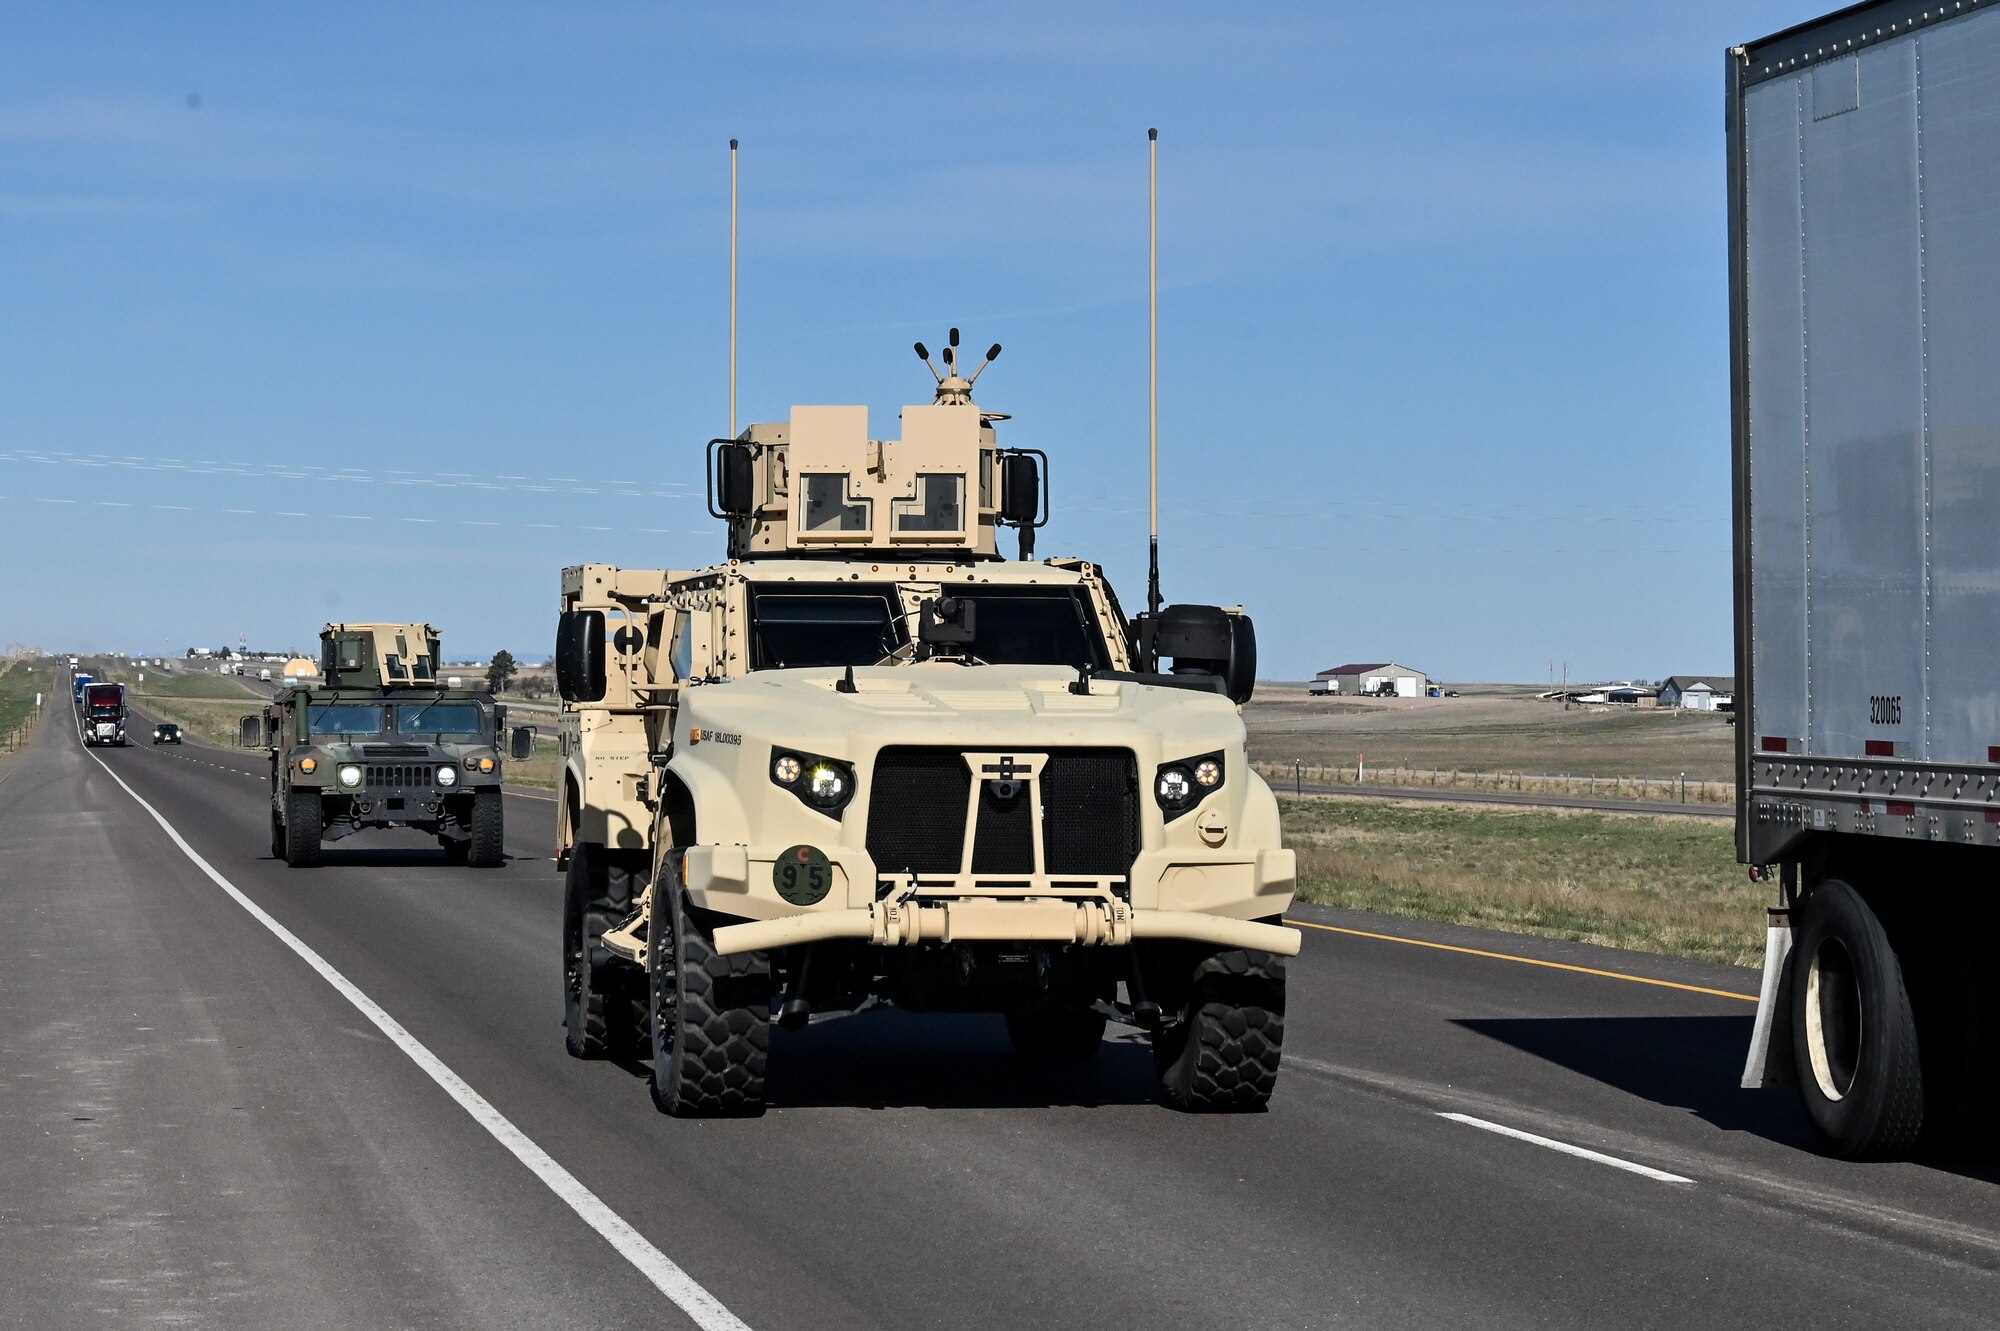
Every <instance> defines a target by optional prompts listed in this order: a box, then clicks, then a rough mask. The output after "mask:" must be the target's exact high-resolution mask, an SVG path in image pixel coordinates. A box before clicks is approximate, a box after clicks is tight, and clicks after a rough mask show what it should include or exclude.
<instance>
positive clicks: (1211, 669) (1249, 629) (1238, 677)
mask: <svg viewBox="0 0 2000 1331" xmlns="http://www.w3.org/2000/svg"><path fill="white" fill-rule="evenodd" d="M1153 650H1154V652H1155V654H1156V655H1158V656H1165V657H1172V658H1173V662H1174V670H1173V672H1174V673H1175V674H1176V675H1183V674H1203V675H1214V676H1215V677H1216V678H1217V679H1219V680H1220V681H1221V682H1222V691H1223V693H1224V694H1226V695H1227V696H1228V697H1229V698H1230V699H1231V700H1232V701H1234V702H1237V703H1246V702H1248V701H1250V695H1251V694H1252V692H1254V691H1255V689H1256V687H1257V628H1256V625H1255V624H1253V623H1251V621H1250V616H1248V615H1244V614H1232V613H1230V612H1229V611H1227V610H1224V609H1223V608H1222V607H1221V606H1219V605H1170V606H1168V607H1167V608H1166V609H1164V610H1162V611H1160V617H1159V621H1158V622H1157V624H1156V625H1155V626H1154V629H1153Z"/></svg>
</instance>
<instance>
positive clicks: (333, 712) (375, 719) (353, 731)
mask: <svg viewBox="0 0 2000 1331" xmlns="http://www.w3.org/2000/svg"><path fill="white" fill-rule="evenodd" d="M308 724H309V725H310V726H311V727H312V733H313V736H314V738H318V737H319V736H322V735H327V736H337V737H339V738H343V739H351V738H353V737H355V736H358V735H379V734H381V733H382V709H381V707H379V706H371V705H368V704H365V703H351V702H343V703H324V704H322V705H320V706H318V707H315V708H313V709H312V711H311V713H310V719H309V721H308Z"/></svg>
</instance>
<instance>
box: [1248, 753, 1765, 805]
mask: <svg viewBox="0 0 2000 1331" xmlns="http://www.w3.org/2000/svg"><path fill="white" fill-rule="evenodd" d="M1250 766H1251V767H1252V768H1253V769H1254V770H1255V771H1256V772H1257V773H1258V774H1259V775H1261V776H1263V777H1264V779H1265V780H1267V781H1269V782H1271V784H1272V785H1273V786H1274V787H1276V788H1277V789H1278V790H1279V791H1280V792H1283V791H1287V790H1295V789H1297V788H1298V787H1299V786H1301V785H1314V786H1352V785H1369V786H1399V787H1415V786H1424V787H1436V788H1440V789H1448V790H1517V791H1521V792H1523V793H1528V794H1537V795H1588V796H1594V797H1596V798H1600V799H1629V800H1653V801H1658V802H1664V803H1682V804H1734V803H1735V802H1736V783H1735V782H1734V781H1698V780H1695V779H1693V778H1683V777H1679V776H1570V775H1568V774H1561V775H1550V774H1547V773H1535V772H1469V771H1465V770H1463V769H1450V770H1447V769H1445V768H1431V767H1389V766H1378V765H1376V764H1375V763H1369V764H1367V765H1366V770H1365V772H1364V771H1363V770H1362V769H1360V768H1358V767H1357V766H1356V765H1355V764H1353V763H1348V764H1345V765H1341V764H1328V763H1307V762H1290V763H1280V762H1253V763H1251V764H1250Z"/></svg>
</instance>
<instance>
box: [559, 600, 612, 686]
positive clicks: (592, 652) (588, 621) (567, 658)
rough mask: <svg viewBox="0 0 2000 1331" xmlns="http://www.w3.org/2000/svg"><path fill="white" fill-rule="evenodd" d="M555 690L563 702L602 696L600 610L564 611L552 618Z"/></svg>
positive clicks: (602, 638) (602, 660)
mask: <svg viewBox="0 0 2000 1331" xmlns="http://www.w3.org/2000/svg"><path fill="white" fill-rule="evenodd" d="M556 692H557V693H560V694H561V695H562V699H563V701H564V702H597V701H599V700H600V699H602V698H603V697H604V612H603V611H602V610H565V611H563V613H562V617H561V618H560V619H558V620H557V621H556Z"/></svg>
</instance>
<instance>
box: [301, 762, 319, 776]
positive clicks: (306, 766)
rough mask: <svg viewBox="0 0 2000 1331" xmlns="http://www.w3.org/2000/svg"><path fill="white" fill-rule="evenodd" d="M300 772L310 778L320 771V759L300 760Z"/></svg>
mask: <svg viewBox="0 0 2000 1331" xmlns="http://www.w3.org/2000/svg"><path fill="white" fill-rule="evenodd" d="M299 770H300V771H301V772H304V773H306V774H307V775H308V776H310V775H312V774H313V773H314V772H317V771H318V770H319V759H317V758H301V759H299Z"/></svg>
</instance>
